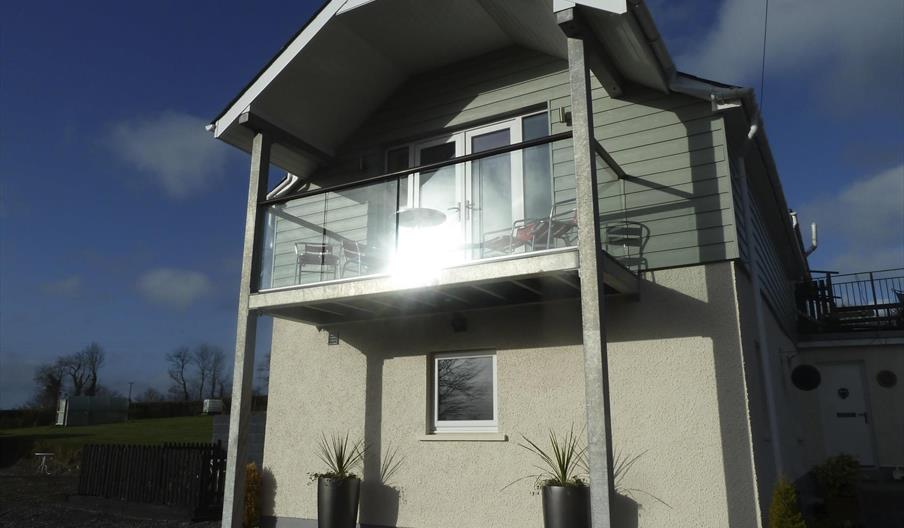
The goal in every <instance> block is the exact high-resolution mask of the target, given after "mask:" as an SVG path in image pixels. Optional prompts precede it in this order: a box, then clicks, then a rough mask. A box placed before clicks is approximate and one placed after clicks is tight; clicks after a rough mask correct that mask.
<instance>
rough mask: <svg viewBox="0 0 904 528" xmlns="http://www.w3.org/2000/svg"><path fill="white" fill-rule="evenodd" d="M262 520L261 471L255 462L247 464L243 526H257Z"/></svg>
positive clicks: (246, 527) (249, 527) (255, 527)
mask: <svg viewBox="0 0 904 528" xmlns="http://www.w3.org/2000/svg"><path fill="white" fill-rule="evenodd" d="M260 522H261V472H260V471H258V470H257V464H255V463H254V462H252V463H250V464H248V465H246V466H245V516H244V519H243V523H242V526H244V527H245V528H257V527H258V526H260Z"/></svg>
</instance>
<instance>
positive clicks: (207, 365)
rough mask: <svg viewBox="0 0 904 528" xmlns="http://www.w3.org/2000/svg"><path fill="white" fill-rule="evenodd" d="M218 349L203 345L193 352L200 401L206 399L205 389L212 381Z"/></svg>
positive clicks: (196, 387) (196, 386) (196, 385)
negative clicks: (214, 359)
mask: <svg viewBox="0 0 904 528" xmlns="http://www.w3.org/2000/svg"><path fill="white" fill-rule="evenodd" d="M215 349H216V347H214V346H211V345H208V344H206V343H202V344H200V345H198V346H197V347H195V350H194V351H193V352H192V361H193V362H194V365H195V389H196V390H197V391H198V399H199V400H203V399H204V389H205V387H207V386H208V384H209V383H210V381H211V377H212V376H211V372H212V370H213V358H214V351H215Z"/></svg>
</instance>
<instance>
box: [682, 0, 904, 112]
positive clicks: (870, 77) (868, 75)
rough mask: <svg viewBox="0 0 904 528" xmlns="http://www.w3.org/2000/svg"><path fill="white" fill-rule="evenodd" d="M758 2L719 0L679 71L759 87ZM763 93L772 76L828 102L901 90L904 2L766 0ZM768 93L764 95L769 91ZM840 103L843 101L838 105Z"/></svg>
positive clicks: (862, 100)
mask: <svg viewBox="0 0 904 528" xmlns="http://www.w3.org/2000/svg"><path fill="white" fill-rule="evenodd" d="M763 17H764V2H755V1H751V0H725V2H724V3H723V4H722V5H721V7H720V9H719V12H718V17H717V20H716V23H715V25H714V26H713V27H712V28H711V30H710V31H709V33H707V34H705V35H702V36H701V37H700V38H698V39H696V41H695V42H694V43H689V44H687V46H686V49H684V50H682V53H681V54H680V55H679V56H678V57H677V61H676V62H677V64H678V67H679V69H681V70H683V71H687V72H688V73H691V74H697V75H701V76H704V77H711V78H713V79H715V80H719V81H724V82H733V83H738V84H744V85H747V86H756V87H757V88H759V75H760V63H761V54H762V44H763ZM767 42H768V44H767V59H766V91H767V92H768V91H769V84H770V78H774V77H772V76H773V75H775V74H779V75H781V74H792V75H795V78H801V77H798V76H802V77H803V79H802V80H804V81H806V80H807V78H809V79H810V80H812V81H814V82H815V83H816V85H815V86H812V87H811V86H807V83H806V82H802V83H800V84H799V85H798V86H799V88H798V89H799V92H800V95H801V97H805V96H806V95H807V94H808V92H813V93H818V94H821V95H820V97H823V98H824V101H823V102H826V103H829V104H832V105H833V108H841V107H843V108H847V109H850V107H851V106H852V105H853V106H859V105H860V104H866V103H869V102H871V101H870V99H873V100H874V99H875V98H876V97H877V93H878V94H881V95H888V96H890V97H895V98H896V99H895V101H896V102H897V103H898V105H899V106H900V101H899V99H900V92H901V90H902V89H904V53H902V50H904V2H901V1H900V0H861V1H858V2H851V1H849V0H772V2H771V3H770V5H769V29H768V39H767ZM766 99H767V100H768V93H767V97H766ZM838 103H843V105H839V104H838Z"/></svg>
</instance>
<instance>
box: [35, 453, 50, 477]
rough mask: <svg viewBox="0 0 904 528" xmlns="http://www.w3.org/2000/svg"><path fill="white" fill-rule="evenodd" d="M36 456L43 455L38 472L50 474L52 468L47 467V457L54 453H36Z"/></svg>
mask: <svg viewBox="0 0 904 528" xmlns="http://www.w3.org/2000/svg"><path fill="white" fill-rule="evenodd" d="M35 456H37V457H41V463H40V464H38V473H44V474H45V475H49V474H50V468H49V467H47V459H48V458H52V457H53V453H35Z"/></svg>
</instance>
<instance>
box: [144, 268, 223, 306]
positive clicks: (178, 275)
mask: <svg viewBox="0 0 904 528" xmlns="http://www.w3.org/2000/svg"><path fill="white" fill-rule="evenodd" d="M137 287H138V291H139V292H141V294H142V295H143V296H144V297H145V298H146V299H147V300H148V301H151V302H153V303H156V304H160V305H163V306H169V307H172V308H178V309H185V308H188V307H189V306H190V305H191V304H192V303H194V302H195V301H197V300H198V299H200V298H201V297H203V296H204V295H206V294H207V293H209V292H210V290H211V282H210V279H208V278H207V276H206V275H204V274H203V273H199V272H197V271H190V270H179V269H171V268H160V269H155V270H151V271H148V272H147V273H145V274H144V275H142V276H141V277H139V278H138V284H137Z"/></svg>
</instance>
